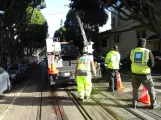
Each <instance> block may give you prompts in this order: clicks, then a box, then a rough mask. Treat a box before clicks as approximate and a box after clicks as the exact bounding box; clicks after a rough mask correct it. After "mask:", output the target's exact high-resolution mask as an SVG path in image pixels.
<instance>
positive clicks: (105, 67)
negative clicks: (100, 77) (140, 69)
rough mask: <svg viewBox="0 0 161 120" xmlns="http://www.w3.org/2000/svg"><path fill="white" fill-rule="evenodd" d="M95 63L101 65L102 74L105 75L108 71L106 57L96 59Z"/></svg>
mask: <svg viewBox="0 0 161 120" xmlns="http://www.w3.org/2000/svg"><path fill="white" fill-rule="evenodd" d="M94 62H97V63H99V64H100V68H101V72H102V74H104V73H105V72H106V71H107V69H108V68H107V64H106V63H105V57H103V56H99V57H97V58H94Z"/></svg>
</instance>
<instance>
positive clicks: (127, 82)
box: [94, 72, 161, 102]
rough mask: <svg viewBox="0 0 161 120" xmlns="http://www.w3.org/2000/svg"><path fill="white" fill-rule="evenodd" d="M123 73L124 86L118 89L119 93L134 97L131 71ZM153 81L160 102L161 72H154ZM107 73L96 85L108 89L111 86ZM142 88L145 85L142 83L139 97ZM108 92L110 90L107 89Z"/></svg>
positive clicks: (126, 96)
mask: <svg viewBox="0 0 161 120" xmlns="http://www.w3.org/2000/svg"><path fill="white" fill-rule="evenodd" d="M120 75H121V81H122V85H123V88H122V89H121V90H118V92H119V94H121V95H122V96H124V97H125V98H127V99H132V85H131V79H132V77H131V76H132V75H131V73H130V72H122V73H120ZM152 77H153V81H154V88H155V92H156V95H157V99H158V101H159V102H161V94H160V92H161V75H160V74H152ZM107 79H108V78H107V74H105V75H103V78H102V79H100V80H97V81H94V85H96V86H97V85H99V86H100V87H99V88H100V89H102V90H103V89H104V90H105V91H107V88H108V87H109V84H108V80H107ZM142 89H143V86H142V85H141V86H140V88H139V91H138V95H139V98H140V97H141V96H142ZM107 92H108V91H107Z"/></svg>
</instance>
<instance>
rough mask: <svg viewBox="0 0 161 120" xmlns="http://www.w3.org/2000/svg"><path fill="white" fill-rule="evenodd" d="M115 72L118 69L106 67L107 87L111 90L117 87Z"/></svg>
mask: <svg viewBox="0 0 161 120" xmlns="http://www.w3.org/2000/svg"><path fill="white" fill-rule="evenodd" d="M117 72H118V70H114V69H108V81H109V88H110V89H112V90H114V89H117Z"/></svg>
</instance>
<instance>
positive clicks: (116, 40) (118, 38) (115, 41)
mask: <svg viewBox="0 0 161 120" xmlns="http://www.w3.org/2000/svg"><path fill="white" fill-rule="evenodd" d="M119 42H120V37H119V35H115V36H114V43H119Z"/></svg>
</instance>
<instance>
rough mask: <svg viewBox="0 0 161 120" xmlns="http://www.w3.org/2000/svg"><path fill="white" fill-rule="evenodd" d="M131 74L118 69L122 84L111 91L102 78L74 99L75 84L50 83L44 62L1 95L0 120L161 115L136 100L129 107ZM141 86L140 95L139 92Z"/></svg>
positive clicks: (156, 80) (157, 84) (157, 80)
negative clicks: (89, 91) (87, 95)
mask: <svg viewBox="0 0 161 120" xmlns="http://www.w3.org/2000/svg"><path fill="white" fill-rule="evenodd" d="M160 77H161V76H153V78H154V83H155V88H156V93H157V98H158V101H159V102H160V101H161V95H160V92H161V89H160V88H161V86H160V85H161V83H160V82H161V79H160ZM130 79H131V77H130V75H129V74H125V73H121V80H122V85H123V87H124V88H122V89H120V90H118V91H115V92H114V93H110V92H108V91H107V87H108V83H107V81H106V77H104V79H100V80H95V81H93V90H92V96H91V98H90V99H88V100H84V101H83V102H82V101H81V102H80V101H77V99H76V96H77V92H76V84H75V83H69V84H64V85H57V86H56V87H50V86H49V82H48V80H47V76H46V68H45V66H44V63H42V64H41V65H40V66H38V67H37V68H36V69H35V70H33V71H32V74H31V77H30V78H29V79H26V80H24V81H23V82H20V83H17V84H14V85H13V88H12V89H11V91H8V92H5V93H4V94H2V95H0V120H57V119H63V120H84V119H92V120H113V119H123V120H124V119H127V118H128V119H137V120H138V119H149V120H152V119H161V111H160V110H151V109H148V107H147V106H148V105H145V104H142V103H139V106H140V107H139V108H138V109H133V108H132V107H131V98H132V94H131V91H132V89H131V82H130ZM141 90H142V87H140V92H139V95H140V96H141V95H142V93H141Z"/></svg>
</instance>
